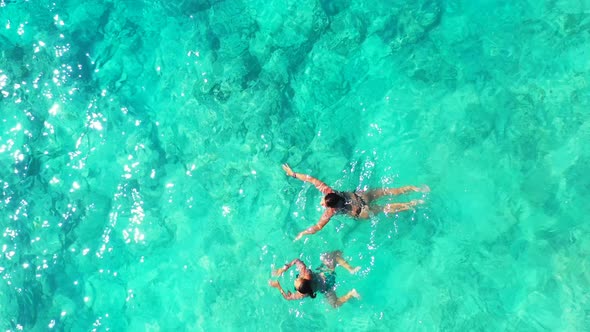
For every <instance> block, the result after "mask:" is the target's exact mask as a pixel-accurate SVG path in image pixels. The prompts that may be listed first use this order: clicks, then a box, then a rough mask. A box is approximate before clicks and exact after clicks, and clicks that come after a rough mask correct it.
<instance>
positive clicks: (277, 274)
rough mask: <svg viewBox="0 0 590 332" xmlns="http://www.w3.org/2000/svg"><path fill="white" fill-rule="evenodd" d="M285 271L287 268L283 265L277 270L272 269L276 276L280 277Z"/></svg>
mask: <svg viewBox="0 0 590 332" xmlns="http://www.w3.org/2000/svg"><path fill="white" fill-rule="evenodd" d="M284 272H285V268H284V267H282V268H280V269H276V271H272V275H273V276H275V277H280V276H282V275H283V273H284Z"/></svg>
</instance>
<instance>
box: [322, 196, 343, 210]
mask: <svg viewBox="0 0 590 332" xmlns="http://www.w3.org/2000/svg"><path fill="white" fill-rule="evenodd" d="M324 201H325V202H326V206H328V207H331V208H335V209H341V208H343V207H344V204H345V203H346V201H345V200H344V197H342V196H340V195H338V194H336V193H329V194H327V195H326V196H325V197H324Z"/></svg>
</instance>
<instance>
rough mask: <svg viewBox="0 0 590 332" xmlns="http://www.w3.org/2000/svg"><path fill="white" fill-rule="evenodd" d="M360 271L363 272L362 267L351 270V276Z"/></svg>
mask: <svg viewBox="0 0 590 332" xmlns="http://www.w3.org/2000/svg"><path fill="white" fill-rule="evenodd" d="M360 270H361V267H360V266H357V267H355V268H354V269H352V270H350V274H356V273H357V272H358V271H360Z"/></svg>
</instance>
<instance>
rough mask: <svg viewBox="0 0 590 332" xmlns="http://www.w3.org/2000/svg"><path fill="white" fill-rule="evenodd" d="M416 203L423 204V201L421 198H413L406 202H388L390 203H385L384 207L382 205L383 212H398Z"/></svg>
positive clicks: (410, 207)
mask: <svg viewBox="0 0 590 332" xmlns="http://www.w3.org/2000/svg"><path fill="white" fill-rule="evenodd" d="M418 204H424V201H423V200H421V199H414V200H411V201H409V202H408V203H390V204H387V205H385V207H383V212H385V214H389V213H398V212H402V211H406V210H410V209H412V208H413V207H414V206H416V205H418Z"/></svg>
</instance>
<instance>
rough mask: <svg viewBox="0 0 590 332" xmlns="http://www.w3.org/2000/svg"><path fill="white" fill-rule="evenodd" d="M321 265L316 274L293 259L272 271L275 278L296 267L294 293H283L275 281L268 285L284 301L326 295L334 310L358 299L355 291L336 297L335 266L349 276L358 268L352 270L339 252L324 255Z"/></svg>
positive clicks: (299, 261)
mask: <svg viewBox="0 0 590 332" xmlns="http://www.w3.org/2000/svg"><path fill="white" fill-rule="evenodd" d="M320 258H321V260H322V265H321V266H320V267H319V268H318V269H317V272H314V271H312V270H311V269H309V268H308V267H307V266H306V265H305V263H303V262H302V261H301V260H299V259H297V258H296V259H294V260H292V261H291V263H288V264H285V265H284V266H283V267H282V268H280V269H277V270H276V271H273V273H272V274H273V275H274V276H275V277H280V276H281V275H283V273H285V271H287V270H288V269H289V268H290V267H291V266H293V265H295V266H297V270H299V274H298V275H297V279H295V282H294V284H295V290H296V292H295V293H291V292H290V291H287V292H285V291H284V290H283V287H281V284H280V283H279V282H278V281H276V280H269V281H268V284H269V285H270V286H271V287H274V288H276V289H278V290H279V292H281V295H283V297H284V298H285V299H286V300H299V299H302V298H304V297H307V296H309V297H311V298H315V297H316V292H320V293H323V294H324V295H326V298H327V300H328V303H330V305H331V306H332V307H334V308H336V307H339V306H341V305H342V304H344V303H346V302H347V301H348V300H350V299H351V298H353V297H355V298H357V299H358V298H360V295H359V293H357V291H356V290H355V289H353V290H351V291H349V292H348V293H346V295H344V296H340V297H338V296H337V295H336V291H335V290H336V272H335V269H336V266H337V265H340V266H342V267H343V268H345V269H346V270H347V271H348V272H350V273H351V274H354V273H356V272H357V271H358V270H360V268H359V267H356V268H353V267H352V266H350V264H348V262H347V261H346V260H345V259H344V258H342V252H341V251H340V250H336V251H332V252H329V253H324V254H322V255H321V256H320Z"/></svg>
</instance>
